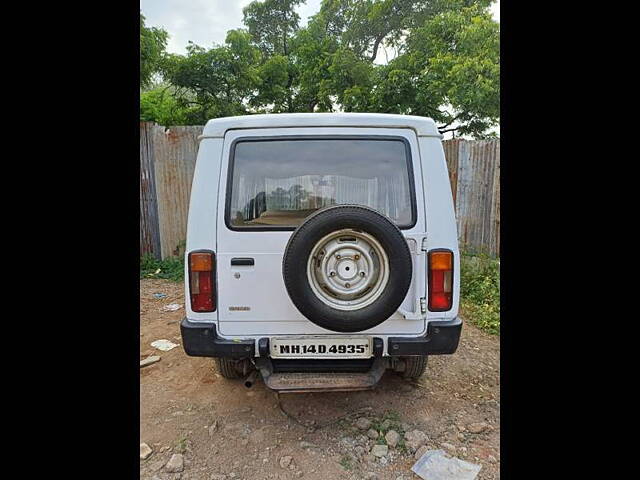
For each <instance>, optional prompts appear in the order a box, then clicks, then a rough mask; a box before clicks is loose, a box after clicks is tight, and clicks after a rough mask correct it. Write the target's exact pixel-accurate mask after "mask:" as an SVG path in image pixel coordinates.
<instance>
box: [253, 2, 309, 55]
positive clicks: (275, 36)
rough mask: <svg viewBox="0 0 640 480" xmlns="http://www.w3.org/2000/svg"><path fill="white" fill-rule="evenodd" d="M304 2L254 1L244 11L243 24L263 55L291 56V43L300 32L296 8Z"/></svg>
mask: <svg viewBox="0 0 640 480" xmlns="http://www.w3.org/2000/svg"><path fill="white" fill-rule="evenodd" d="M302 1H303V0H265V1H263V2H259V1H254V2H251V3H250V4H249V5H247V6H246V7H244V8H243V9H242V13H243V15H244V17H243V21H242V22H243V23H244V24H245V25H246V27H247V28H248V30H249V34H250V35H251V37H252V38H253V41H254V42H255V43H256V45H258V47H259V48H260V50H261V52H262V53H263V55H264V56H265V58H266V57H269V56H271V55H284V56H285V57H286V56H287V55H289V41H290V38H291V36H292V35H293V34H294V33H295V32H296V31H297V30H298V24H299V22H300V16H299V15H298V14H297V13H296V11H295V7H297V6H298V5H300V3H302Z"/></svg>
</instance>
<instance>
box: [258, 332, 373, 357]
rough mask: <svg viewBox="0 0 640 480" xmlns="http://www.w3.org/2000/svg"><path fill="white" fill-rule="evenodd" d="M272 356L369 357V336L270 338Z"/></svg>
mask: <svg viewBox="0 0 640 480" xmlns="http://www.w3.org/2000/svg"><path fill="white" fill-rule="evenodd" d="M269 344H270V345H271V357H273V358H370V357H371V355H372V353H371V338H368V337H337V338H326V337H320V338H313V337H305V338H292V337H288V338H271V339H270V342H269Z"/></svg>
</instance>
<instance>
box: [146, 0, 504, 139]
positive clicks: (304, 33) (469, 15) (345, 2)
mask: <svg viewBox="0 0 640 480" xmlns="http://www.w3.org/2000/svg"><path fill="white" fill-rule="evenodd" d="M300 3H302V0H263V1H253V2H252V3H250V4H249V5H247V6H246V7H245V8H244V9H243V14H244V17H243V23H244V26H245V27H246V30H242V29H237V30H230V31H229V32H228V35H227V38H226V41H225V44H224V45H218V46H214V47H213V48H210V49H205V48H203V47H200V46H197V45H194V44H189V46H188V47H187V54H186V55H166V54H160V55H159V58H160V67H159V69H160V71H161V73H162V75H163V78H164V79H165V80H166V81H168V82H170V84H171V85H173V87H175V88H174V89H173V90H171V93H170V94H171V95H172V96H173V97H174V98H175V100H176V105H171V106H169V105H166V107H167V108H164V107H165V104H164V103H163V102H165V100H164V99H161V100H162V101H161V102H160V103H161V105H162V107H161V106H156V107H154V108H155V110H159V111H165V110H167V109H168V110H169V111H170V112H173V113H172V114H171V115H168V114H161V113H156V114H153V115H152V114H149V115H150V116H154V115H155V117H156V118H157V117H161V116H163V117H167V116H168V117H169V118H171V119H172V120H173V121H181V122H185V123H191V124H196V123H198V124H203V123H205V122H206V121H207V120H209V119H210V118H216V117H221V116H230V115H246V114H251V113H263V112H314V111H320V112H325V111H334V110H342V111H352V112H382V113H399V114H413V115H423V116H429V117H431V118H433V119H434V120H435V121H436V122H437V124H438V127H439V128H440V131H441V132H447V131H457V132H458V133H459V134H467V135H471V136H475V137H476V138H484V137H486V136H487V133H486V132H487V130H488V129H489V128H491V127H493V126H495V125H497V123H498V121H499V115H500V103H499V97H500V47H499V37H500V31H499V25H498V24H497V23H496V22H495V21H494V20H493V19H492V18H491V15H490V13H489V11H488V6H489V5H490V4H491V3H492V2H491V0H417V1H416V0H323V1H322V4H321V7H320V10H319V12H318V13H317V14H315V15H314V16H312V17H311V18H310V20H309V23H308V24H307V25H306V26H305V27H303V28H300V27H299V21H300V18H299V16H298V14H297V13H296V11H295V10H296V8H297V7H298V6H299V4H300ZM142 19H143V17H141V22H142ZM165 34H166V32H165ZM164 38H165V43H166V37H164ZM381 47H385V48H389V49H393V51H395V52H396V55H395V58H393V59H392V60H391V61H389V62H388V63H387V64H385V65H378V64H375V63H374V61H376V59H378V58H379V55H380V51H381ZM163 48H164V47H162V49H161V50H163ZM157 63H158V62H156V63H155V64H157ZM155 64H154V65H155ZM141 81H142V80H141ZM153 98H154V101H153V102H151V99H150V98H147V99H145V100H146V101H147V103H152V104H153V105H157V101H158V98H156V97H153ZM169 107H170V108H169ZM145 108H147V110H145V112H148V111H149V110H154V108H151V107H149V106H148V105H147V106H146V107H145ZM155 110H154V111H155ZM177 112H182V113H180V114H178V113H177ZM159 123H162V122H159Z"/></svg>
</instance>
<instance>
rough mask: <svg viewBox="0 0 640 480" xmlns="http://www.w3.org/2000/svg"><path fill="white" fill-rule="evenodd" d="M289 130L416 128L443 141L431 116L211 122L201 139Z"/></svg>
mask: <svg viewBox="0 0 640 480" xmlns="http://www.w3.org/2000/svg"><path fill="white" fill-rule="evenodd" d="M287 127H373V128H412V129H413V130H415V132H416V135H418V136H419V137H438V138H442V135H441V134H440V132H438V129H437V128H436V124H435V122H434V121H433V120H432V119H431V118H428V117H418V116H415V115H393V114H387V113H267V114H258V115H243V116H237V117H222V118H214V119H212V120H209V121H208V122H207V124H206V125H205V126H204V130H203V131H202V135H201V137H200V138H221V137H224V135H225V133H226V132H227V130H238V129H247V128H287Z"/></svg>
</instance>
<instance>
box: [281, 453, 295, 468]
mask: <svg viewBox="0 0 640 480" xmlns="http://www.w3.org/2000/svg"><path fill="white" fill-rule="evenodd" d="M292 460H293V457H291V456H290V455H285V456H284V457H280V468H287V467H288V466H289V465H291V461H292Z"/></svg>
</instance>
